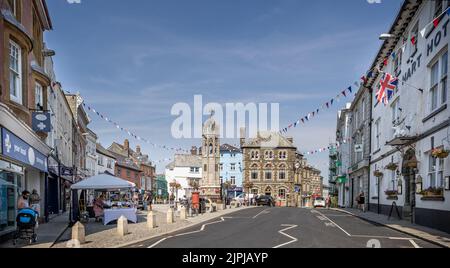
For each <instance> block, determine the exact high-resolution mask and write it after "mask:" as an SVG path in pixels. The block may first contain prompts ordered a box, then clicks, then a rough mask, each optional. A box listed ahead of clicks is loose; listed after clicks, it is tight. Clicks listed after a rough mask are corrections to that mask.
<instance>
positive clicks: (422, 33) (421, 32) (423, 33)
mask: <svg viewBox="0 0 450 268" xmlns="http://www.w3.org/2000/svg"><path fill="white" fill-rule="evenodd" d="M426 31H427V27H425V28H423V29H422V30H421V31H420V36H422V38H424V37H425V32H426ZM403 52H405V50H403Z"/></svg>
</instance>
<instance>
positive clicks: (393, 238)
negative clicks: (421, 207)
mask: <svg viewBox="0 0 450 268" xmlns="http://www.w3.org/2000/svg"><path fill="white" fill-rule="evenodd" d="M313 213H317V214H320V215H322V216H323V217H325V218H326V219H328V220H329V221H330V222H331V223H333V224H334V225H335V226H336V227H338V228H339V229H341V231H343V232H344V233H345V234H346V235H347V236H349V237H360V238H364V237H365V238H385V239H391V240H408V241H409V242H410V243H411V244H412V245H413V246H414V247H415V248H420V247H419V245H417V243H416V242H415V241H414V239H413V238H409V237H387V236H372V235H351V234H350V233H348V232H347V231H345V230H344V228H342V227H341V226H339V225H337V224H336V223H335V222H334V221H332V220H330V218H328V217H327V216H325V215H323V214H322V213H320V212H319V211H317V210H315V212H313Z"/></svg>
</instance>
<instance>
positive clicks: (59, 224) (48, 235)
mask: <svg viewBox="0 0 450 268" xmlns="http://www.w3.org/2000/svg"><path fill="white" fill-rule="evenodd" d="M68 226H69V214H68V213H64V214H62V215H59V216H54V217H52V218H51V220H50V221H49V222H48V223H45V224H39V226H38V228H37V229H36V234H37V236H38V240H37V242H36V243H34V244H32V245H30V244H29V243H28V241H25V240H19V241H17V244H16V245H15V246H14V245H13V241H12V240H7V241H5V242H3V243H2V244H0V248H51V247H52V246H53V244H54V243H55V241H56V240H57V239H58V238H59V236H61V235H62V234H63V233H64V232H65V231H66V229H67V228H68Z"/></svg>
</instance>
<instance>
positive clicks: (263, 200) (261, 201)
mask: <svg viewBox="0 0 450 268" xmlns="http://www.w3.org/2000/svg"><path fill="white" fill-rule="evenodd" d="M256 205H257V206H269V207H274V206H275V200H274V199H273V197H272V196H270V195H260V196H258V197H256Z"/></svg>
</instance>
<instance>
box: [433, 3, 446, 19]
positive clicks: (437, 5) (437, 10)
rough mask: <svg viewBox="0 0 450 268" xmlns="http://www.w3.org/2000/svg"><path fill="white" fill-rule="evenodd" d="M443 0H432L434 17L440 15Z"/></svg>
mask: <svg viewBox="0 0 450 268" xmlns="http://www.w3.org/2000/svg"><path fill="white" fill-rule="evenodd" d="M443 2H444V1H434V17H433V18H436V17H438V16H439V15H441V13H442V7H443V4H444V3H443Z"/></svg>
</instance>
